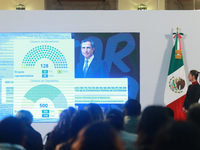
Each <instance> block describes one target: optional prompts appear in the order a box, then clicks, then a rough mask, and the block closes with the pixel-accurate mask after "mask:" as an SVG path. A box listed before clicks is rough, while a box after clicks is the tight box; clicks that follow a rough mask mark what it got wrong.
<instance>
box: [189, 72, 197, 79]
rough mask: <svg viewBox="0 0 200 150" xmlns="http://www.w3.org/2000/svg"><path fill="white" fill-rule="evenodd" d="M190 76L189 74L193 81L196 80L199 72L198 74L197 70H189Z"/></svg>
mask: <svg viewBox="0 0 200 150" xmlns="http://www.w3.org/2000/svg"><path fill="white" fill-rule="evenodd" d="M190 74H191V75H192V76H194V77H195V79H196V80H197V78H198V75H199V72H198V71H197V70H190Z"/></svg>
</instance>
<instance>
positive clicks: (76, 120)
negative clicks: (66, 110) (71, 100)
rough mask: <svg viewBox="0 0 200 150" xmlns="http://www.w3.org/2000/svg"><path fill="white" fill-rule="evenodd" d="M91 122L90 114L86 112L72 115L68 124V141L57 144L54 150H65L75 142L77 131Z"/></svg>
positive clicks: (80, 111) (82, 111)
mask: <svg viewBox="0 0 200 150" xmlns="http://www.w3.org/2000/svg"><path fill="white" fill-rule="evenodd" d="M91 122H92V119H91V116H90V113H89V112H88V111H86V110H78V111H77V112H75V113H74V115H73V116H72V118H71V122H70V134H69V135H70V136H69V140H68V141H66V142H64V143H61V144H59V145H58V146H57V147H56V150H67V149H69V148H70V146H71V144H72V143H73V142H74V141H75V140H76V138H77V135H78V133H79V131H80V130H81V129H82V128H83V127H85V126H86V125H88V124H89V123H91Z"/></svg>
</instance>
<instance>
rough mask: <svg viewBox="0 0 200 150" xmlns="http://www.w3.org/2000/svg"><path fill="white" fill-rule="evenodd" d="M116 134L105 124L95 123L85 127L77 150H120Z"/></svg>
mask: <svg viewBox="0 0 200 150" xmlns="http://www.w3.org/2000/svg"><path fill="white" fill-rule="evenodd" d="M117 138H119V137H118V134H117V133H116V131H115V130H114V129H113V128H112V127H111V126H110V125H109V124H107V123H105V122H96V123H94V124H92V125H89V126H88V127H86V129H85V131H84V133H83V141H82V143H81V148H80V149H79V150H121V149H120V147H119V146H118V144H122V143H119V141H117Z"/></svg>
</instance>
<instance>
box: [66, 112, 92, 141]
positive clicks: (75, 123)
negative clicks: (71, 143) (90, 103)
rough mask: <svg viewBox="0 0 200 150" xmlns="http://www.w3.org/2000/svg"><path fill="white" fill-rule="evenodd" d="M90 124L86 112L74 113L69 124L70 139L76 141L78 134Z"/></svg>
mask: <svg viewBox="0 0 200 150" xmlns="http://www.w3.org/2000/svg"><path fill="white" fill-rule="evenodd" d="M91 122H92V119H91V116H90V114H89V112H88V111H86V110H78V111H77V112H75V113H74V115H73V116H72V119H71V123H70V138H72V140H74V139H76V137H77V135H78V132H79V131H80V130H81V129H82V128H83V127H85V126H86V125H88V124H89V123H91Z"/></svg>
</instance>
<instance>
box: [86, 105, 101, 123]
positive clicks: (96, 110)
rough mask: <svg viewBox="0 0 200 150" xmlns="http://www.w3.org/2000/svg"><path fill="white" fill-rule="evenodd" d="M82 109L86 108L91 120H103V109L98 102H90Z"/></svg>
mask: <svg viewBox="0 0 200 150" xmlns="http://www.w3.org/2000/svg"><path fill="white" fill-rule="evenodd" d="M84 110H87V111H88V112H89V113H90V115H91V117H92V120H93V121H103V111H102V109H101V107H100V106H99V105H98V104H95V103H90V104H88V105H86V106H85V108H84Z"/></svg>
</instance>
